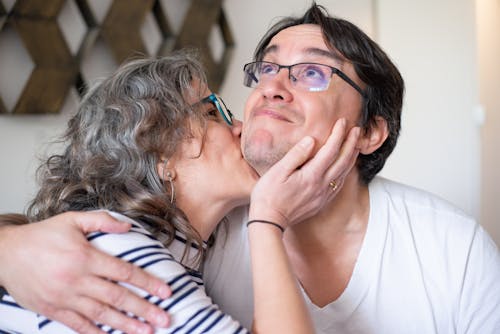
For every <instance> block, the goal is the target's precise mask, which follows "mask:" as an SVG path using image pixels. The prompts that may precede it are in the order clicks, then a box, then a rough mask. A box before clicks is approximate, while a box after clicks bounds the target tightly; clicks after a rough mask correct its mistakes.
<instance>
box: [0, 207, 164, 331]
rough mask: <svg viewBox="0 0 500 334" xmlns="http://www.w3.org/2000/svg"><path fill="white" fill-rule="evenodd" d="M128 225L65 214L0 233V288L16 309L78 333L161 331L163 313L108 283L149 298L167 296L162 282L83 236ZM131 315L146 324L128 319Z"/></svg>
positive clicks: (93, 214)
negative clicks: (102, 327)
mask: <svg viewBox="0 0 500 334" xmlns="http://www.w3.org/2000/svg"><path fill="white" fill-rule="evenodd" d="M129 229H130V225H129V224H126V223H123V222H120V221H118V220H116V219H114V218H113V217H111V216H110V215H108V214H107V213H105V212H98V211H95V212H68V213H64V214H60V215H57V216H54V217H52V218H49V219H47V220H44V221H42V222H39V223H34V224H26V225H17V226H13V225H10V226H5V227H2V228H1V229H0V267H1V268H2V270H1V272H0V285H2V286H4V287H5V288H6V289H7V291H8V292H9V293H10V294H11V295H12V296H13V297H14V298H15V300H16V301H17V302H18V303H19V304H20V305H22V306H24V307H26V308H28V309H31V310H33V311H35V312H38V313H40V314H43V315H45V316H46V317H48V318H50V319H53V320H56V321H59V322H61V323H63V324H65V325H67V326H69V327H71V328H72V329H74V330H75V331H77V332H78V333H102V332H101V331H100V330H99V329H98V328H97V327H96V326H95V324H94V322H99V323H101V324H105V325H109V326H111V327H113V328H115V329H119V330H122V331H124V332H127V333H152V332H153V327H152V326H157V327H166V326H167V325H168V322H169V319H168V315H167V314H166V313H165V312H164V311H163V310H161V309H160V308H157V307H156V306H155V305H152V304H150V303H148V302H147V301H145V300H144V299H142V298H140V297H138V296H137V295H135V294H134V293H132V292H131V291H130V290H129V289H127V288H125V287H122V286H120V285H118V284H115V283H112V282H110V280H112V281H121V282H126V283H129V284H132V285H134V286H137V287H139V288H141V289H143V290H146V291H148V292H149V293H150V294H152V295H156V296H159V297H161V298H166V297H168V296H169V295H170V290H169V288H168V287H167V286H166V285H165V283H164V282H162V281H161V280H159V279H158V278H155V277H153V276H151V275H149V274H147V273H146V272H144V271H142V270H141V269H139V268H138V267H136V266H133V265H132V264H130V263H127V262H124V261H122V260H119V259H117V258H115V257H113V256H110V255H108V254H104V253H102V252H100V251H98V250H97V249H95V248H94V247H92V246H91V245H90V243H89V242H88V241H87V239H86V238H85V233H89V232H93V231H102V232H110V233H123V232H126V231H128V230H129ZM120 310H123V311H128V312H132V313H133V314H135V315H137V316H139V317H142V318H144V319H146V320H147V321H148V322H149V323H150V324H151V325H148V324H145V323H142V322H141V321H139V320H137V319H133V318H130V317H128V316H126V315H125V314H123V313H122V312H121V311H120Z"/></svg>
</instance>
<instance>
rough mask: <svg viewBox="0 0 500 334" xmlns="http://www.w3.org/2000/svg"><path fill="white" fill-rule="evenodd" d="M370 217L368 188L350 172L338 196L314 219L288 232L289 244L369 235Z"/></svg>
mask: <svg viewBox="0 0 500 334" xmlns="http://www.w3.org/2000/svg"><path fill="white" fill-rule="evenodd" d="M369 213H370V199H369V194H368V186H366V185H363V184H361V183H360V182H359V180H358V174H357V173H355V172H354V173H353V172H351V173H350V174H349V175H348V176H347V177H346V179H345V182H344V184H343V187H342V189H341V190H340V191H339V193H338V194H337V196H336V197H335V198H334V199H333V200H332V201H331V202H330V203H329V204H327V205H326V206H325V207H324V208H323V209H322V210H321V211H320V212H319V213H318V214H316V215H315V216H313V217H311V218H309V219H307V220H305V221H303V222H301V223H298V224H296V225H294V226H292V227H291V228H290V229H289V231H287V234H288V235H287V236H286V237H287V240H289V241H291V239H296V240H297V241H299V242H300V241H301V240H302V241H306V240H307V239H311V238H312V239H314V240H316V241H319V240H321V239H325V240H328V241H329V242H331V241H332V238H336V237H341V236H342V235H344V234H347V233H363V234H364V232H365V231H366V226H367V224H368V217H369Z"/></svg>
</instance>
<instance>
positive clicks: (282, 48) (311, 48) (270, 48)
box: [262, 24, 345, 63]
mask: <svg viewBox="0 0 500 334" xmlns="http://www.w3.org/2000/svg"><path fill="white" fill-rule="evenodd" d="M282 52H293V54H300V55H301V56H304V57H309V56H310V57H314V58H329V59H332V60H334V61H335V62H337V63H342V62H344V61H345V59H344V57H343V56H342V55H341V54H340V53H339V52H338V51H337V50H335V49H331V48H329V47H328V45H327V44H326V43H325V41H324V38H323V33H322V31H321V28H320V27H319V26H318V25H315V24H302V25H297V26H292V27H288V28H285V29H283V30H281V31H280V32H278V33H277V34H276V35H275V36H274V37H273V38H272V39H271V41H270V42H269V44H268V45H267V47H266V48H265V49H264V52H263V54H262V56H263V57H266V56H272V55H279V54H280V53H282Z"/></svg>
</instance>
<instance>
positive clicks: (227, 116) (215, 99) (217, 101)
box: [200, 93, 233, 125]
mask: <svg viewBox="0 0 500 334" xmlns="http://www.w3.org/2000/svg"><path fill="white" fill-rule="evenodd" d="M200 102H201V103H211V104H213V105H214V106H215V107H216V108H217V110H218V111H219V113H220V114H221V116H222V119H223V120H224V121H225V122H226V123H227V124H229V125H233V113H232V112H231V110H229V109H228V108H227V107H226V104H225V103H224V101H222V99H221V97H220V96H219V95H217V94H214V93H212V94H210V95H208V96H207V97H205V98H204V99H202V100H201V101H200Z"/></svg>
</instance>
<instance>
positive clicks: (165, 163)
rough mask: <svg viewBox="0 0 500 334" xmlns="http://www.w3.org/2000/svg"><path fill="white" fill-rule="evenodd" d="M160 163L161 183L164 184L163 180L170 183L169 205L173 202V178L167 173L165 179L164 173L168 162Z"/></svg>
mask: <svg viewBox="0 0 500 334" xmlns="http://www.w3.org/2000/svg"><path fill="white" fill-rule="evenodd" d="M162 162H163V172H162V176H163V182H164V184H165V180H167V182H168V183H170V203H172V204H173V203H174V200H175V188H174V178H173V176H172V173H171V172H170V171H168V172H167V177H165V171H166V170H167V162H168V160H162Z"/></svg>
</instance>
